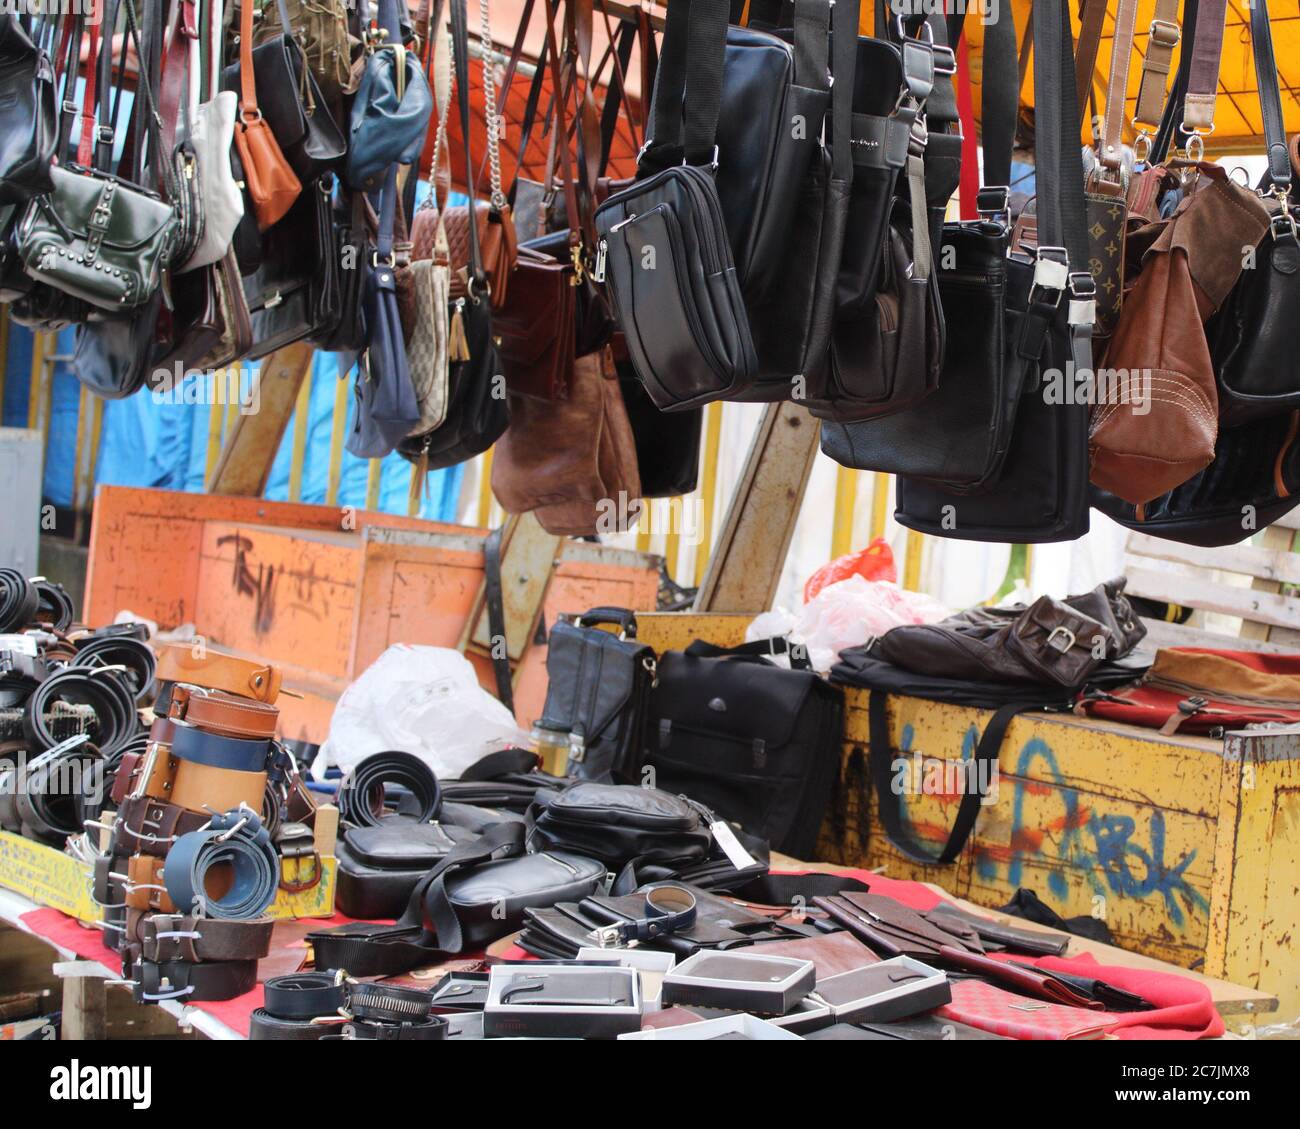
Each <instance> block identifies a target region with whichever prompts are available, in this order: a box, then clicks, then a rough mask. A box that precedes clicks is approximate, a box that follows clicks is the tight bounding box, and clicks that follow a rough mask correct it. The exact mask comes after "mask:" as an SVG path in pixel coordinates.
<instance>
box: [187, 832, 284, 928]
mask: <svg viewBox="0 0 1300 1129" xmlns="http://www.w3.org/2000/svg"><path fill="white" fill-rule="evenodd" d="M214 868H216V869H218V870H219V872H224V873H228V875H229V878H230V885H229V888H228V889H227V890H226V891H225V892H224V893H222V894H219V895H214V894H212V893H210V892H209V889H208V872H209V871H211V870H213V869H214ZM163 883H164V884H165V885H166V887H167V893H168V896H170V898H171V900H172V901H173V902H175V903H176V907H177V909H178V910H179V911H180V912H181V913H190V912H193V913H200V914H202V915H203V916H205V917H220V918H234V919H238V920H246V919H248V918H253V917H260V916H261V915H262V913H263V911H264V910H265V909H266V907H267V906H269V905H270V904H271V903H272V902H273V901H274V900H275V892H276V890H277V889H278V888H279V885H280V856H279V855H277V854H276V853H275V847H274V846H273V845H272V843H271V836H270V835H269V834H267V831H266V828H264V827H263V826H262V821H261V819H260V818H258V816H257V814H256V813H255V812H253V811H252V810H251V809H249V808H242V809H241V808H237V809H235V810H234V811H230V812H227V813H226V814H225V815H218V816H213V818H212V821H211V822H210V823H209V824H208V825H207V827H205V828H203V829H202V830H201V831H191V832H189V833H188V834H186V835H182V836H181V837H180V838H179V839H177V840H176V842H175V843H174V844H173V845H172V848H171V850H169V851H168V852H167V858H166V861H165V862H164V864H163Z"/></svg>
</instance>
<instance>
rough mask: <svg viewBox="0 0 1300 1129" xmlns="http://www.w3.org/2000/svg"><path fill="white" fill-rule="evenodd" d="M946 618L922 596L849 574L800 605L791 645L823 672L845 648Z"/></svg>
mask: <svg viewBox="0 0 1300 1129" xmlns="http://www.w3.org/2000/svg"><path fill="white" fill-rule="evenodd" d="M947 614H948V609H947V608H945V607H944V606H943V605H942V604H940V603H939V602H938V601H937V600H934V599H932V598H931V597H929V596H927V595H925V594H924V593H923V592H909V591H908V590H907V589H905V588H900V587H899V586H898V585H897V584H891V583H890V582H889V581H887V580H864V579H863V578H862V577H861V576H850V577H849V578H848V579H847V580H840V581H838V582H836V583H835V584H829V585H827V586H826V587H825V588H823V589H822V590H821V591H820V592H818V593H817V595H816V596H814V597H813V598H812V599H811V600H809V601H808V603H806V604H805V605H804V607H803V611H802V612H801V613H800V615H799V618H798V620H797V621H796V623H795V625H794V627H793V628H792V629H791V631H790V641H791V642H793V643H802V644H803V645H804V646H805V647H807V648H808V659H809V661H810V662H811V663H812V665H813V669H814V670H819V671H823V672H824V671H828V670H830V668H831V667H832V666H834V665H835V662H836V660H837V659H838V658H839V654H840V652H841V651H842V650H844V649H845V648H846V647H859V646H861V645H862V644H863V643H865V642H866V641H867V640H868V639H872V638H874V637H875V636H877V635H883V634H884V633H885V632H886V631H888V630H890V629H891V628H893V627H900V626H902V625H903V624H905V623H934V622H936V621H937V620H940V619H943V618H944V617H945V616H946V615H947Z"/></svg>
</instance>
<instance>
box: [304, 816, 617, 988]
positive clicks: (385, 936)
mask: <svg viewBox="0 0 1300 1129" xmlns="http://www.w3.org/2000/svg"><path fill="white" fill-rule="evenodd" d="M524 836H525V829H524V826H523V825H522V824H519V823H509V824H502V825H500V826H497V827H493V828H491V829H490V830H488V831H487V832H486V833H485V834H483V835H481V836H479V837H478V838H476V839H474V840H472V841H470V842H468V843H462V844H460V845H459V846H457V847H456V848H454V849H453V850H452V851H450V852H449V853H448V854H447V855H446V856H445V857H444V858H443V859H442V861H441V862H439V863H438V864H436V865H435V866H434V867H433V868H432V869H431V870H429V871H427V872H426V873H425V874H424V876H423V877H422V878H421V879H420V881H419V882H418V883H417V884H416V886H415V888H414V889H413V890H412V891H411V895H410V898H409V900H408V901H407V905H406V910H405V912H404V913H403V914H402V916H401V917H400V918H399V919H398V920H397V922H396V923H395V924H393V925H375V924H371V923H366V922H354V923H352V924H349V925H342V926H338V927H337V928H334V929H325V930H320V931H318V932H315V933H310V934H308V937H307V939H308V941H310V942H311V944H312V946H313V949H314V952H315V959H316V961H317V963H318V964H319V966H320V967H322V968H346V969H347V970H348V972H349V973H351V974H352V975H353V976H392V975H395V974H397V973H399V972H407V971H409V970H410V969H412V968H419V967H420V966H422V965H428V964H436V963H438V962H439V961H441V960H443V959H445V958H446V957H448V956H451V955H455V954H457V953H463V952H469V951H473V950H475V949H479V948H482V947H483V946H485V945H487V944H489V943H490V942H492V941H494V940H496V939H498V938H499V937H504V936H506V935H507V934H510V933H513V932H514V931H515V930H517V929H518V928H519V927H520V926H521V925H522V924H523V917H524V910H525V909H526V908H529V907H535V906H549V905H554V904H555V903H557V902H562V901H574V900H580V899H582V898H585V897H587V896H588V895H589V894H593V893H595V892H596V891H597V890H598V889H600V888H601V886H602V885H603V883H604V880H605V867H604V866H603V865H602V864H601V863H599V862H596V861H594V860H592V859H590V858H586V857H584V856H581V855H574V854H568V853H564V852H549V851H543V852H540V853H537V854H530V855H525V854H524Z"/></svg>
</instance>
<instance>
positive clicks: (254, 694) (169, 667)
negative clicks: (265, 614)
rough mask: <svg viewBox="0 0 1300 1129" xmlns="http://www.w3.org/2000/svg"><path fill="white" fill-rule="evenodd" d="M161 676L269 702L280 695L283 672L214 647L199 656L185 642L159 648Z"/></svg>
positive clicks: (165, 679)
mask: <svg viewBox="0 0 1300 1129" xmlns="http://www.w3.org/2000/svg"><path fill="white" fill-rule="evenodd" d="M157 678H158V681H159V682H188V683H191V684H192V685H194V686H205V687H207V688H208V689H209V690H224V691H225V692H226V693H227V694H237V695H239V697H241V698H252V699H253V700H254V701H258V702H266V703H268V704H270V703H274V701H275V700H276V698H277V697H279V695H280V679H281V674H280V671H279V670H277V669H276V668H275V667H273V666H269V665H267V664H266V663H258V662H250V661H249V660H248V659H240V658H235V657H234V656H233V655H222V654H218V653H216V652H214V651H208V652H207V653H206V654H205V655H204V656H203V657H202V658H198V657H196V656H195V654H194V650H193V648H192V647H190V646H188V645H187V644H184V643H173V644H171V645H170V646H166V647H162V648H160V649H159V651H158V673H157Z"/></svg>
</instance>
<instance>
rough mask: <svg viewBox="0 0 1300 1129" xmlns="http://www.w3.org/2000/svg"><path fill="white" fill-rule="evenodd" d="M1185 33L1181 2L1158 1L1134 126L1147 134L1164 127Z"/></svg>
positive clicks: (1143, 60) (1144, 60)
mask: <svg viewBox="0 0 1300 1129" xmlns="http://www.w3.org/2000/svg"><path fill="white" fill-rule="evenodd" d="M1181 38H1182V32H1181V30H1180V29H1179V27H1178V0H1156V10H1155V15H1154V16H1153V17H1152V20H1151V26H1150V28H1149V32H1148V38H1147V53H1146V55H1144V56H1143V58H1142V81H1141V85H1140V86H1139V87H1138V96H1137V110H1136V111H1135V112H1134V114H1133V124H1134V125H1135V126H1138V127H1139V128H1140V129H1142V132H1144V133H1145V132H1146V131H1145V129H1144V128H1142V127H1145V126H1153V127H1154V126H1156V125H1159V123H1160V118H1161V115H1162V114H1163V113H1164V107H1165V84H1166V83H1167V82H1168V80H1169V71H1170V69H1171V64H1172V62H1173V58H1174V48H1175V47H1177V46H1178V42H1179V40H1180V39H1181Z"/></svg>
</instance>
